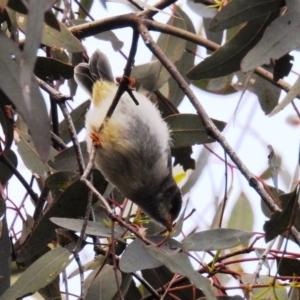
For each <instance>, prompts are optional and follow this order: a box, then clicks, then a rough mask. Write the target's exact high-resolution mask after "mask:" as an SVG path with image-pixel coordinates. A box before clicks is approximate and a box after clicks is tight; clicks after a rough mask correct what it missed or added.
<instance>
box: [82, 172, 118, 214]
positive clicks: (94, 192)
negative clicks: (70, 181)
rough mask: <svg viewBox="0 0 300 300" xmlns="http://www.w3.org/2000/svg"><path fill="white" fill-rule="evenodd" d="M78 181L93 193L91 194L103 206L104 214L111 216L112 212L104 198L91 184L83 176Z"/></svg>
mask: <svg viewBox="0 0 300 300" xmlns="http://www.w3.org/2000/svg"><path fill="white" fill-rule="evenodd" d="M80 180H81V181H82V182H84V183H85V184H86V186H87V187H88V188H89V189H90V190H91V191H92V192H93V194H94V195H95V196H96V197H97V198H98V200H99V201H100V202H101V203H102V204H103V205H104V208H105V209H106V211H105V212H106V214H112V213H113V211H112V209H111V208H110V206H109V204H108V203H107V201H106V200H105V198H104V197H103V196H102V195H101V194H100V193H99V192H98V191H97V190H96V189H95V187H94V186H93V185H92V184H91V182H90V181H89V180H88V179H86V178H85V177H83V176H81V179H80Z"/></svg>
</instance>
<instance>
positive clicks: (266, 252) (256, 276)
mask: <svg viewBox="0 0 300 300" xmlns="http://www.w3.org/2000/svg"><path fill="white" fill-rule="evenodd" d="M275 241H276V239H274V240H272V241H271V242H269V243H268V245H267V247H266V249H265V251H264V252H263V254H262V255H261V257H260V258H259V261H258V264H257V267H256V269H255V271H254V273H253V277H252V284H255V283H256V281H257V279H258V278H259V273H260V271H261V268H262V265H263V264H264V262H265V261H266V259H267V256H268V254H269V252H270V250H271V248H272V247H273V245H274V243H275Z"/></svg>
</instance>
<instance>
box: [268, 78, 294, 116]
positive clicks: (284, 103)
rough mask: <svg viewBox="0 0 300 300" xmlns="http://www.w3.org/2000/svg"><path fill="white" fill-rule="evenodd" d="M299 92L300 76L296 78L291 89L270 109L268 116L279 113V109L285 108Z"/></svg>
mask: <svg viewBox="0 0 300 300" xmlns="http://www.w3.org/2000/svg"><path fill="white" fill-rule="evenodd" d="M299 93H300V76H299V77H298V78H297V80H296V82H295V83H294V84H293V86H292V87H291V89H290V90H289V91H288V93H287V94H286V95H285V97H284V98H283V100H282V101H281V102H280V103H279V104H278V105H277V106H276V107H275V108H274V109H273V110H272V111H271V113H270V114H269V117H272V116H274V115H276V114H277V113H279V112H280V111H281V110H283V109H284V108H286V107H287V106H288V105H289V104H290V103H291V102H292V101H293V100H294V99H295V98H296V97H297V95H298V94H299Z"/></svg>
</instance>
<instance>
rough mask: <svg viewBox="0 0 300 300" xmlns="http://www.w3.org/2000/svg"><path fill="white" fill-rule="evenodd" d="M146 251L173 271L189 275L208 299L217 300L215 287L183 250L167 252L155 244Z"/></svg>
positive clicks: (191, 280)
mask: <svg viewBox="0 0 300 300" xmlns="http://www.w3.org/2000/svg"><path fill="white" fill-rule="evenodd" d="M146 251H147V252H148V253H149V254H150V255H151V256H152V257H153V258H155V259H157V260H158V261H160V262H161V263H162V264H163V265H165V266H166V267H167V268H168V269H169V270H170V271H172V272H173V273H179V274H180V275H182V276H185V277H187V278H188V279H189V280H190V282H191V283H192V284H194V285H195V287H196V288H198V289H200V290H202V291H203V293H204V294H205V296H206V299H207V300H216V299H217V298H216V297H215V295H214V292H213V289H212V287H211V285H210V283H209V281H208V279H207V278H205V277H203V276H202V275H200V274H199V273H198V272H196V271H195V270H194V269H193V267H192V265H191V263H190V261H189V258H188V256H187V255H186V254H185V253H183V252H179V253H176V252H173V253H168V252H165V251H164V250H163V249H161V248H157V247H155V246H152V245H151V246H147V247H146Z"/></svg>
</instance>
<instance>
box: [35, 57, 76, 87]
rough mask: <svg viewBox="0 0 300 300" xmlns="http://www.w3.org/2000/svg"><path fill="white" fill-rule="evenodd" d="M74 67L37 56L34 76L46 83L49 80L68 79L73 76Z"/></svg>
mask: <svg viewBox="0 0 300 300" xmlns="http://www.w3.org/2000/svg"><path fill="white" fill-rule="evenodd" d="M73 70H74V67H73V66H72V65H70V64H65V63H63V62H61V61H59V60H57V59H54V58H51V57H42V56H39V57H38V58H37V60H36V64H35V67H34V73H35V75H36V76H38V77H40V78H41V79H43V80H45V81H47V80H49V78H51V79H53V80H59V79H61V78H64V79H70V78H73V75H74V72H73Z"/></svg>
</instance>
